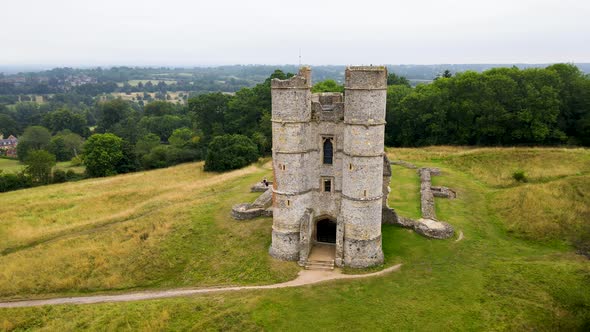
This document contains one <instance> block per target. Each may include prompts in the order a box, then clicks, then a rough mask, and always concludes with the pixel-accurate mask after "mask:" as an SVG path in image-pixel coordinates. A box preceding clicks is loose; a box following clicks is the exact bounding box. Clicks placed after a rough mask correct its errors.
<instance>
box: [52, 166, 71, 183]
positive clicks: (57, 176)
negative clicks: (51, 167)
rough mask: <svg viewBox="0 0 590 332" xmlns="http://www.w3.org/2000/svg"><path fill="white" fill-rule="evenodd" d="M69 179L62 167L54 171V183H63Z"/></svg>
mask: <svg viewBox="0 0 590 332" xmlns="http://www.w3.org/2000/svg"><path fill="white" fill-rule="evenodd" d="M67 180H68V178H67V175H66V172H64V171H63V170H61V169H56V170H55V171H53V183H63V182H66V181H67Z"/></svg>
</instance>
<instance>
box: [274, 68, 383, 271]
mask: <svg viewBox="0 0 590 332" xmlns="http://www.w3.org/2000/svg"><path fill="white" fill-rule="evenodd" d="M345 77H346V83H345V94H344V95H342V94H339V93H324V94H312V93H311V70H310V69H309V68H302V69H301V71H300V73H299V75H297V76H294V77H292V78H290V79H288V80H277V79H275V80H273V81H272V83H271V84H272V130H273V169H274V184H273V186H274V188H273V192H274V205H273V231H272V245H271V248H270V254H271V255H272V256H273V257H276V258H279V259H283V260H298V261H299V262H300V263H304V262H305V261H306V259H307V255H308V254H309V251H310V248H311V246H312V245H313V244H314V242H315V241H316V236H315V235H316V232H317V223H318V221H320V220H323V219H329V220H332V221H334V222H335V223H336V228H335V237H336V239H335V250H336V265H338V266H343V265H346V266H352V267H367V266H372V265H376V264H380V263H382V262H383V252H382V249H381V219H382V204H383V198H384V192H383V191H384V184H383V156H384V146H383V138H384V126H385V101H386V88H387V84H386V81H387V71H386V69H385V68H384V67H349V68H347V69H346V75H345ZM328 150H329V152H330V153H329V154H327V151H328ZM326 159H328V160H326Z"/></svg>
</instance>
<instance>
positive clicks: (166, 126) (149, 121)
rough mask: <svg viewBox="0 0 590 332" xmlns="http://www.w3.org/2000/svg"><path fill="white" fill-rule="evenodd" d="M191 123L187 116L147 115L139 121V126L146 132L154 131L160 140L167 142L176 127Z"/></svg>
mask: <svg viewBox="0 0 590 332" xmlns="http://www.w3.org/2000/svg"><path fill="white" fill-rule="evenodd" d="M188 125H190V121H189V119H188V118H187V117H181V116H178V115H164V116H145V117H143V118H142V119H141V120H140V121H139V126H140V127H141V128H143V129H145V131H146V132H150V133H154V134H156V135H158V136H159V137H160V140H162V141H164V142H166V141H167V140H168V137H170V135H172V132H173V131H174V129H177V128H181V127H186V126H188Z"/></svg>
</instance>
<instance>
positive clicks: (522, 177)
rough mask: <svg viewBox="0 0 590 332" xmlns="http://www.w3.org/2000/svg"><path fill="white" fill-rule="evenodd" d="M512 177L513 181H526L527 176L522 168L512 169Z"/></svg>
mask: <svg viewBox="0 0 590 332" xmlns="http://www.w3.org/2000/svg"><path fill="white" fill-rule="evenodd" d="M512 178H513V179H514V181H517V182H527V181H528V179H527V176H526V174H525V173H524V171H523V170H518V171H514V173H512Z"/></svg>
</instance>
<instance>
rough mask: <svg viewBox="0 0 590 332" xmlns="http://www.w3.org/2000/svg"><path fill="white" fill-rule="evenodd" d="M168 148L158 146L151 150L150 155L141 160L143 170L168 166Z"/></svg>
mask: <svg viewBox="0 0 590 332" xmlns="http://www.w3.org/2000/svg"><path fill="white" fill-rule="evenodd" d="M167 149H168V147H167V146H164V145H159V146H156V147H155V148H153V149H152V150H151V151H150V153H148V154H146V155H144V156H143V157H142V158H141V164H142V166H143V168H145V169H154V168H164V167H167V166H168V160H167V157H168V154H167V151H166V150H167Z"/></svg>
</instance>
